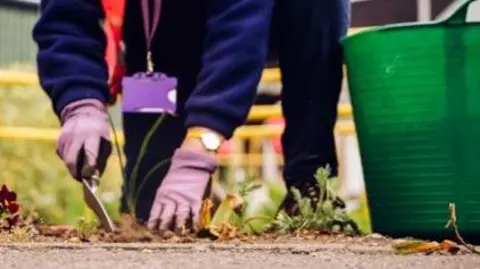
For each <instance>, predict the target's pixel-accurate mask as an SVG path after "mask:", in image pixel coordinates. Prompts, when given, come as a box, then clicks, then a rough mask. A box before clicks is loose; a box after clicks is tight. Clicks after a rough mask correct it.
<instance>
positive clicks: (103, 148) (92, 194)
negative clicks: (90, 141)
mask: <svg viewBox="0 0 480 269" xmlns="http://www.w3.org/2000/svg"><path fill="white" fill-rule="evenodd" d="M101 142H102V143H101V144H100V150H99V151H100V152H99V153H100V154H99V156H100V155H101V154H106V152H108V151H109V150H111V148H110V145H109V144H108V143H106V142H105V141H103V140H102V141H101ZM101 159H106V158H101ZM78 164H79V166H81V170H80V171H79V172H80V173H79V174H82V175H86V174H87V175H90V174H91V175H92V176H91V177H88V178H86V177H84V178H82V180H81V183H82V185H83V198H84V200H85V203H86V204H87V205H88V207H89V208H90V209H91V210H92V211H93V212H94V213H95V215H96V216H97V218H98V219H99V221H100V224H101V225H102V227H103V228H104V229H105V231H107V232H114V231H115V230H116V227H115V224H114V223H113V221H112V219H111V218H110V216H109V215H108V212H107V210H106V208H105V206H104V205H103V203H102V201H101V200H100V199H99V198H98V196H97V194H96V193H97V189H98V186H99V184H100V172H99V171H98V169H97V168H93V167H90V166H88V165H87V164H86V163H85V148H83V147H82V150H81V151H80V154H79V156H78ZM104 166H105V165H104V164H101V165H100V167H104Z"/></svg>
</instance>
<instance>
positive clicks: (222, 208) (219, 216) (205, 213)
mask: <svg viewBox="0 0 480 269" xmlns="http://www.w3.org/2000/svg"><path fill="white" fill-rule="evenodd" d="M242 205H243V199H242V198H241V197H240V196H239V195H237V194H227V196H226V198H225V199H224V200H223V201H222V202H221V203H220V205H219V206H218V208H217V210H216V211H215V213H214V215H213V216H212V215H211V209H212V207H213V203H212V201H211V200H209V199H206V200H204V201H203V203H202V206H201V208H200V223H199V226H198V228H197V234H198V235H199V236H200V237H213V238H215V239H220V240H222V239H227V238H233V237H235V235H236V234H237V228H236V227H235V225H233V224H232V223H231V222H232V218H234V217H235V216H236V215H237V214H236V213H235V211H236V210H238V208H240V207H241V206H242Z"/></svg>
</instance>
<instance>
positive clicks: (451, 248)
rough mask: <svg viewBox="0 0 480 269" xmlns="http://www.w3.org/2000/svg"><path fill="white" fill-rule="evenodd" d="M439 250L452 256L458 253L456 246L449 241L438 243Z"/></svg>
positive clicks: (458, 248) (458, 249)
mask: <svg viewBox="0 0 480 269" xmlns="http://www.w3.org/2000/svg"><path fill="white" fill-rule="evenodd" d="M440 249H441V250H442V251H446V252H448V253H449V254H452V255H455V254H457V253H458V252H459V251H460V247H459V246H458V244H457V243H455V242H453V241H450V240H443V242H442V243H440Z"/></svg>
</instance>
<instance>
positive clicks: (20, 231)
mask: <svg viewBox="0 0 480 269" xmlns="http://www.w3.org/2000/svg"><path fill="white" fill-rule="evenodd" d="M31 240H32V233H31V232H30V229H29V228H27V227H14V228H12V229H11V230H8V231H1V232H0V243H11V242H15V243H22V242H30V241H31Z"/></svg>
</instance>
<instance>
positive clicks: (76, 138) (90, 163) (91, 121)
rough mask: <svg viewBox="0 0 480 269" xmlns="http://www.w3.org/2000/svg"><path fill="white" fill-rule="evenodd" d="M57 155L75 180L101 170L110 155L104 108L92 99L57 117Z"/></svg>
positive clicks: (78, 103) (88, 176)
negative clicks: (58, 119)
mask: <svg viewBox="0 0 480 269" xmlns="http://www.w3.org/2000/svg"><path fill="white" fill-rule="evenodd" d="M60 118H61V124H62V131H61V133H60V137H59V139H58V147H57V153H58V155H59V156H60V157H61V158H62V160H63V162H64V163H65V164H66V165H67V167H68V170H69V172H70V174H71V175H72V176H73V177H74V178H75V179H77V180H81V179H82V178H91V177H92V176H93V174H94V173H95V172H96V171H98V172H99V173H100V175H102V174H103V171H104V170H105V167H106V164H107V159H108V157H109V156H110V154H111V152H112V146H111V143H110V129H109V126H108V114H107V108H106V106H105V105H104V104H103V103H102V102H100V101H98V100H96V99H86V100H81V101H76V102H73V103H71V104H69V105H67V106H66V107H65V108H64V109H63V110H62V112H61V114H60Z"/></svg>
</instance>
